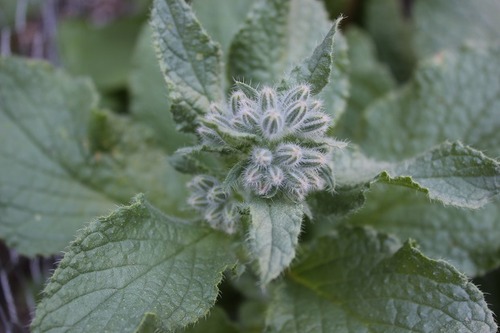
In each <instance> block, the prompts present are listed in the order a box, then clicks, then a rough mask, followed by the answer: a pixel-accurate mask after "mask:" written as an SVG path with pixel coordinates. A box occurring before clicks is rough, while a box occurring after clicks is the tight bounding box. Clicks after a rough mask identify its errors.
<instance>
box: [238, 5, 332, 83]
mask: <svg viewBox="0 0 500 333" xmlns="http://www.w3.org/2000/svg"><path fill="white" fill-rule="evenodd" d="M329 28H330V23H329V22H328V17H327V14H326V11H325V9H324V8H323V5H322V4H321V3H320V2H315V1H308V0H270V1H267V0H266V1H263V0H260V1H257V2H256V3H255V5H254V7H253V8H252V10H251V12H250V13H249V15H248V17H247V19H246V20H245V22H244V24H243V26H242V28H241V29H240V30H239V32H238V33H237V34H236V35H235V37H234V40H233V42H232V44H231V47H230V54H229V61H228V66H229V67H228V75H229V79H230V80H232V79H237V80H244V81H245V82H251V83H252V84H253V85H257V84H260V83H267V84H274V83H276V81H278V79H280V78H281V76H282V74H283V73H284V72H285V71H286V70H287V69H288V68H289V67H290V66H291V65H295V63H297V62H298V61H300V60H302V59H303V58H305V57H307V56H309V55H310V53H311V51H312V50H313V49H314V48H315V47H316V43H317V42H318V41H319V40H322V39H323V38H324V37H325V34H326V33H327V32H328V29H329Z"/></svg>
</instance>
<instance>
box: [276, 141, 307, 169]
mask: <svg viewBox="0 0 500 333" xmlns="http://www.w3.org/2000/svg"><path fill="white" fill-rule="evenodd" d="M302 149H303V148H302V147H300V146H299V145H296V144H293V143H285V144H280V145H279V146H278V147H277V148H276V152H275V157H276V162H277V163H279V164H281V165H284V166H295V165H298V164H299V163H300V161H301V159H302Z"/></svg>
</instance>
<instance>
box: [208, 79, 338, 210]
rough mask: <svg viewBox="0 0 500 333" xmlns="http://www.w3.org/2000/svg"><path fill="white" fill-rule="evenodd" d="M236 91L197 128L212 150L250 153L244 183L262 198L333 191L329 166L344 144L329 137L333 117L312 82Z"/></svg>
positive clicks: (243, 170)
mask: <svg viewBox="0 0 500 333" xmlns="http://www.w3.org/2000/svg"><path fill="white" fill-rule="evenodd" d="M240 86H244V87H245V89H246V91H243V90H241V89H236V90H235V91H234V92H233V93H232V94H231V96H230V98H229V101H228V102H227V103H226V104H212V107H211V110H210V112H209V113H208V114H207V115H206V116H205V117H204V119H203V121H202V124H201V125H200V127H199V128H198V134H199V136H200V138H201V141H202V143H203V144H204V145H206V146H208V148H209V149H210V148H213V149H221V147H222V148H225V149H228V150H239V151H244V152H245V153H246V156H247V157H246V159H245V162H244V166H243V168H241V173H240V174H239V177H238V179H239V185H240V186H241V188H242V189H243V190H244V191H246V192H250V193H251V194H253V195H255V196H258V197H262V198H273V197H275V196H276V195H284V196H285V197H286V198H288V199H290V200H292V201H294V202H301V201H303V200H304V199H305V197H306V196H307V194H308V193H310V192H313V191H319V190H324V189H330V190H332V189H333V185H334V181H333V174H332V167H331V165H330V160H331V153H332V151H333V149H334V148H341V147H343V146H345V144H344V143H343V142H339V141H335V140H333V139H330V138H327V137H326V135H325V134H326V131H327V130H328V128H329V127H330V126H331V125H332V119H331V118H330V116H328V115H327V114H325V113H324V112H323V110H322V104H321V102H320V101H319V100H317V99H315V98H314V97H312V96H311V89H310V87H309V86H308V85H305V84H303V85H298V86H295V87H292V88H291V89H288V90H285V91H277V90H276V89H274V88H271V87H263V88H262V89H261V90H259V91H258V90H255V89H253V88H251V87H249V86H247V85H242V84H240Z"/></svg>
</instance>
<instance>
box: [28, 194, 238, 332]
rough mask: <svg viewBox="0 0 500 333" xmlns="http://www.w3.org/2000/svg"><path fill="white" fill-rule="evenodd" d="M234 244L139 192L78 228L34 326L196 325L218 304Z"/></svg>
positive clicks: (69, 329)
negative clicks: (162, 209) (166, 211)
mask: <svg viewBox="0 0 500 333" xmlns="http://www.w3.org/2000/svg"><path fill="white" fill-rule="evenodd" d="M215 244H217V246H214V245H215ZM230 244H231V243H230V241H229V239H228V238H227V237H225V236H223V235H222V234H220V233H218V232H215V231H213V230H209V229H206V228H203V227H200V226H199V225H190V224H186V222H183V221H180V220H176V219H173V218H170V217H168V216H166V215H164V214H163V213H161V212H160V211H158V210H157V209H156V208H155V207H153V206H151V205H150V204H149V203H148V202H147V201H146V200H145V199H144V197H143V196H138V197H137V198H136V199H135V200H134V202H133V203H132V204H131V205H130V206H127V207H123V208H120V209H118V210H117V211H115V212H114V213H113V214H111V215H110V216H108V217H105V218H100V219H98V220H97V221H95V222H93V223H91V224H90V225H89V226H88V227H87V228H85V229H84V230H82V231H81V232H80V233H79V235H78V237H77V239H76V240H75V241H74V242H73V243H72V244H71V246H70V248H69V250H68V252H67V253H66V255H65V256H64V259H63V260H62V261H61V263H60V264H59V268H58V269H57V270H56V271H55V273H54V275H53V276H52V278H51V279H50V282H49V284H48V285H47V287H46V288H45V290H44V298H43V300H42V301H41V302H40V303H39V304H38V306H37V309H36V317H35V320H34V322H33V325H32V328H33V332H49V331H50V332H54V333H55V332H68V333H69V332H82V333H84V332H106V331H109V332H132V331H133V330H135V329H136V328H137V327H139V325H141V328H140V329H142V330H145V329H146V328H147V327H148V326H151V324H152V323H153V322H155V321H156V322H157V325H158V326H157V327H156V328H157V329H161V330H162V331H166V330H173V329H177V328H180V327H184V326H186V325H187V324H190V323H193V322H195V321H196V320H197V319H198V318H200V317H202V316H204V315H205V314H206V313H207V311H208V309H209V308H210V307H212V305H213V303H214V302H215V299H216V297H217V294H218V290H217V285H218V284H219V282H220V281H221V279H222V272H223V271H224V269H225V268H226V267H228V266H229V265H232V264H234V262H235V259H234V257H233V256H232V251H231V250H230ZM146 314H147V316H146V317H145V319H144V316H145V315H146ZM155 317H156V318H155ZM144 320H145V321H144Z"/></svg>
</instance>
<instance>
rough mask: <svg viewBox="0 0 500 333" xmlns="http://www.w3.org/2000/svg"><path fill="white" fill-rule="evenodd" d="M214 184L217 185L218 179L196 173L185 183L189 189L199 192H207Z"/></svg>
mask: <svg viewBox="0 0 500 333" xmlns="http://www.w3.org/2000/svg"><path fill="white" fill-rule="evenodd" d="M216 185H219V181H218V180H217V179H216V178H214V177H212V176H207V175H198V176H196V177H194V178H193V179H192V180H191V181H190V182H189V183H188V184H187V186H188V188H189V189H190V190H191V191H200V192H208V191H209V190H210V189H211V188H212V187H214V186H216Z"/></svg>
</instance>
